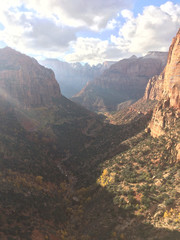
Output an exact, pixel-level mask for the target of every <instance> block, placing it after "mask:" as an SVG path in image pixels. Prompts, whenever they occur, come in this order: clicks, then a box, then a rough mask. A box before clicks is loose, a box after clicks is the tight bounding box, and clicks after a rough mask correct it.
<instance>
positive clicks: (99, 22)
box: [21, 0, 134, 30]
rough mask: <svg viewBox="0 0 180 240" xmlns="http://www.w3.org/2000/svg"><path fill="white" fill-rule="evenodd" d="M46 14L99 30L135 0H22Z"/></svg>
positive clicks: (69, 23)
mask: <svg viewBox="0 0 180 240" xmlns="http://www.w3.org/2000/svg"><path fill="white" fill-rule="evenodd" d="M21 1H23V2H24V4H25V5H26V6H28V7H32V8H34V9H36V11H38V12H39V13H41V14H45V15H46V16H50V15H52V14H53V15H55V16H56V17H57V19H59V20H60V21H61V22H63V24H65V25H69V26H75V27H82V26H83V27H89V28H91V29H93V30H99V29H103V28H105V27H106V25H107V23H108V21H109V20H111V19H112V18H113V17H115V16H116V15H117V13H118V12H119V11H120V10H122V9H124V8H129V7H131V6H132V3H133V2H134V0H83V1H82V0H67V1H64V0H53V1H52V0H21Z"/></svg>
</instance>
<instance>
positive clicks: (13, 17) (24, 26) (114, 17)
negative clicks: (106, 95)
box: [0, 0, 180, 64]
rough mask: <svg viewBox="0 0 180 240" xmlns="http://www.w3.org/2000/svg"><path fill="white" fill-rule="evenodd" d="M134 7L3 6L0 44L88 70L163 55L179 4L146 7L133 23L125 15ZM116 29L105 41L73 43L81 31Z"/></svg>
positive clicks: (113, 1) (121, 2) (80, 0)
mask: <svg viewBox="0 0 180 240" xmlns="http://www.w3.org/2000/svg"><path fill="white" fill-rule="evenodd" d="M134 1H135V0H91V1H90V0H67V1H65V0H13V1H12V0H6V1H2V3H1V8H0V23H1V24H2V25H3V26H4V29H3V30H0V41H4V42H5V43H6V44H7V45H9V46H10V47H12V48H15V49H16V50H19V51H21V52H24V53H26V54H30V55H34V56H38V57H41V56H44V57H54V58H57V57H61V58H62V57H65V60H67V61H72V62H76V61H81V62H89V63H90V64H95V63H99V62H103V61H105V60H118V59H120V58H123V57H129V56H130V55H132V54H142V53H146V52H147V51H150V50H159V51H167V50H168V47H169V45H170V43H171V40H172V37H173V36H175V34H176V32H177V30H178V28H179V26H180V4H173V3H172V2H167V3H165V4H163V5H161V6H160V7H155V6H147V7H146V8H144V11H143V13H142V14H139V15H138V16H137V17H134V16H133V13H132V12H131V11H130V10H128V9H124V8H129V9H130V5H132V3H133V2H134ZM121 10H122V11H121ZM120 11H121V16H122V17H123V18H124V20H125V23H124V24H123V25H122V22H121V23H120V22H119V21H120V13H119V12H120ZM118 28H119V33H117V35H115V34H114V35H111V36H109V38H108V37H107V40H101V39H100V37H99V38H90V37H86V38H85V37H78V38H77V37H76V35H77V33H78V32H80V34H82V33H83V30H86V34H87V35H88V36H90V35H91V33H92V30H95V31H97V32H96V34H98V31H100V32H101V33H104V32H103V31H106V30H108V31H109V32H110V30H112V31H114V32H115V31H116V29H118ZM88 30H91V32H89V33H88ZM102 30H103V31H102ZM108 31H107V32H106V33H105V34H106V36H108V34H109V32H108ZM80 34H78V35H79V36H81V35H80ZM87 35H86V36H87ZM102 35H103V34H102ZM99 36H101V35H99ZM104 36H105V35H104ZM66 51H67V52H68V55H66Z"/></svg>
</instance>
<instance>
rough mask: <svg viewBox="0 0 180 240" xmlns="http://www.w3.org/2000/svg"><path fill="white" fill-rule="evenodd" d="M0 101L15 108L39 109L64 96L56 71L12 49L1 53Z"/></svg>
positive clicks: (3, 50) (0, 51) (7, 48)
mask: <svg viewBox="0 0 180 240" xmlns="http://www.w3.org/2000/svg"><path fill="white" fill-rule="evenodd" d="M0 89H1V90H0V97H1V99H4V100H6V101H8V102H9V103H11V104H13V105H15V106H21V107H26V108H27V107H39V106H46V105H50V104H52V103H53V101H54V100H55V99H57V98H59V97H60V96H61V92H60V88H59V85H58V83H57V81H56V79H55V76H54V73H53V71H52V70H49V69H46V68H45V67H43V66H41V65H40V64H39V63H38V62H37V61H36V60H35V59H33V58H30V57H28V56H26V55H24V54H21V53H19V52H17V51H15V50H13V49H11V48H9V47H6V48H4V49H0Z"/></svg>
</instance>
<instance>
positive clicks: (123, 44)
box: [111, 2, 180, 53]
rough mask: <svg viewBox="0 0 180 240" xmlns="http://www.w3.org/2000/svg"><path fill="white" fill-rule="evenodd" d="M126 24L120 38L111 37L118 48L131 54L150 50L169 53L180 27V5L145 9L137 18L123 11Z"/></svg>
mask: <svg viewBox="0 0 180 240" xmlns="http://www.w3.org/2000/svg"><path fill="white" fill-rule="evenodd" d="M122 15H123V17H125V19H126V22H125V24H124V25H123V26H122V27H121V28H120V30H119V36H118V37H116V36H114V35H112V36H111V41H112V43H114V44H115V45H116V46H117V48H119V49H122V50H124V51H127V52H131V53H146V52H147V51H150V50H159V51H167V50H168V47H169V45H170V43H171V40H172V37H173V36H175V34H176V32H177V30H178V28H179V26H180V5H179V4H173V3H172V2H167V3H165V4H163V5H161V6H160V7H155V6H148V7H145V9H144V11H143V13H142V14H139V15H138V16H137V17H136V18H135V17H133V14H132V12H130V11H127V10H126V11H122Z"/></svg>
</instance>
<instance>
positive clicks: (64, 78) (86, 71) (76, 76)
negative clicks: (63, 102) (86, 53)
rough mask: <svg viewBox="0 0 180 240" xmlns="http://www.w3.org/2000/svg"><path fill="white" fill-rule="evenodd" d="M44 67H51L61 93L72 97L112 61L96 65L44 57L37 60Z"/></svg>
mask: <svg viewBox="0 0 180 240" xmlns="http://www.w3.org/2000/svg"><path fill="white" fill-rule="evenodd" d="M39 63H40V64H42V65H43V66H45V67H48V68H51V69H52V70H53V71H54V73H55V76H56V79H57V81H58V83H59V84H60V86H61V91H62V94H63V95H64V96H65V97H68V98H69V97H72V96H73V95H75V94H77V93H78V92H79V91H81V89H82V88H83V87H84V86H85V85H86V83H87V82H88V81H92V80H93V79H94V78H95V77H97V76H99V75H100V74H101V73H102V72H103V71H104V70H106V69H108V68H109V67H110V66H111V65H112V64H113V63H114V62H108V61H107V62H104V63H103V64H98V65H96V66H90V65H89V64H85V65H82V64H81V63H67V62H62V61H59V60H58V59H45V60H42V61H39Z"/></svg>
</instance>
